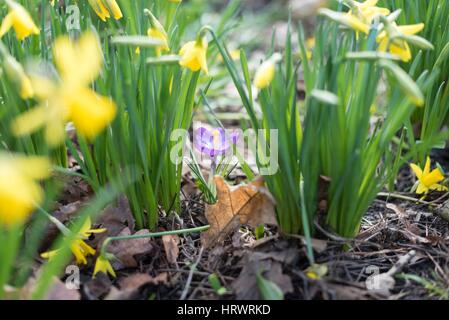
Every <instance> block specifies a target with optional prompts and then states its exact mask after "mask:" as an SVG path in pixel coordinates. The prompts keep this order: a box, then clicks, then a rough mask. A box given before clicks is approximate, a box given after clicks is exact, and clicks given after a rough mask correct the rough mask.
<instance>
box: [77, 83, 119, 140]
mask: <svg viewBox="0 0 449 320" xmlns="http://www.w3.org/2000/svg"><path fill="white" fill-rule="evenodd" d="M116 111H117V107H116V106H115V103H114V102H113V101H112V100H111V99H109V98H107V97H103V96H100V95H98V94H96V93H95V92H93V91H92V90H90V89H84V90H80V91H79V92H77V93H74V95H73V96H72V97H71V101H70V119H71V120H72V121H73V123H74V124H75V127H76V129H77V131H78V132H79V133H80V134H82V135H83V136H85V137H86V138H88V139H93V138H95V137H96V136H97V135H98V134H99V133H100V132H101V131H103V130H104V129H105V128H106V127H107V126H108V125H109V124H110V123H111V122H112V120H113V119H114V118H115V114H116Z"/></svg>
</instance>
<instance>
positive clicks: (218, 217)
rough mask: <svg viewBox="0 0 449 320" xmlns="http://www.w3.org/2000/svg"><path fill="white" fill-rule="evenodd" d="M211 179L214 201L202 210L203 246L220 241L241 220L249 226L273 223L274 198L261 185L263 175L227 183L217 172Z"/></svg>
mask: <svg viewBox="0 0 449 320" xmlns="http://www.w3.org/2000/svg"><path fill="white" fill-rule="evenodd" d="M214 180H215V185H216V187H217V199H218V201H217V203H216V204H214V205H207V206H206V213H205V214H206V218H207V220H208V221H209V224H210V228H209V230H207V231H206V232H204V233H203V234H202V241H203V245H204V246H205V247H210V246H212V245H214V244H215V243H217V242H221V241H223V239H224V238H225V237H226V235H227V234H229V233H230V232H232V231H233V230H235V229H237V228H238V227H239V226H240V225H242V224H248V225H250V226H252V227H257V226H259V225H261V224H270V225H276V224H277V222H276V216H275V211H274V200H273V199H272V196H271V195H270V193H269V192H268V190H267V188H266V187H265V182H264V180H263V177H259V178H257V179H256V180H254V181H252V182H251V183H249V184H246V185H239V186H236V187H230V186H229V185H228V184H227V183H226V182H225V180H224V179H223V177H221V176H216V177H215V178H214Z"/></svg>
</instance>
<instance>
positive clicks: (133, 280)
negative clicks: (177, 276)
mask: <svg viewBox="0 0 449 320" xmlns="http://www.w3.org/2000/svg"><path fill="white" fill-rule="evenodd" d="M167 281H168V274H167V273H166V272H163V273H160V274H158V275H157V276H156V277H152V276H150V275H149V274H148V273H135V274H132V275H130V276H128V277H126V278H123V279H121V280H120V281H119V285H120V289H122V290H130V289H138V288H140V287H142V286H144V285H146V284H153V285H159V284H166V283H167Z"/></svg>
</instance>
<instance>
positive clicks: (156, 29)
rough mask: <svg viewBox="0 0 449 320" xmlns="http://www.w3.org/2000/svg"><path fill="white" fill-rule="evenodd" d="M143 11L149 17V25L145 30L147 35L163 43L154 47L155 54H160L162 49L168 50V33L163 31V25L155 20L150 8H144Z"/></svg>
mask: <svg viewBox="0 0 449 320" xmlns="http://www.w3.org/2000/svg"><path fill="white" fill-rule="evenodd" d="M144 13H145V15H147V16H148V18H149V19H150V25H151V27H150V28H149V29H148V31H147V34H148V36H149V37H152V38H156V39H158V40H162V42H163V43H164V44H163V45H162V46H159V47H156V55H157V56H160V55H161V53H162V51H170V47H169V46H168V35H167V32H165V29H164V26H163V25H162V24H161V23H160V22H159V20H157V18H156V17H155V16H154V15H153V13H152V12H151V11H150V10H148V9H145V10H144Z"/></svg>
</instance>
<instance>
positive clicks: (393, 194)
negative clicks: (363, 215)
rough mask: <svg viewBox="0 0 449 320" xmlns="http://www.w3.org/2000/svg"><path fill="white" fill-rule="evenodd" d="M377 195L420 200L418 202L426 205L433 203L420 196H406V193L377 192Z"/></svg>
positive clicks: (414, 200) (413, 200)
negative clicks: (419, 197)
mask: <svg viewBox="0 0 449 320" xmlns="http://www.w3.org/2000/svg"><path fill="white" fill-rule="evenodd" d="M377 196H378V197H383V198H395V199H399V200H406V201H412V202H418V203H421V204H426V205H433V203H432V202H428V201H424V200H421V199H418V198H413V197H409V196H404V195H402V194H398V193H389V192H379V193H378V194H377Z"/></svg>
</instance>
